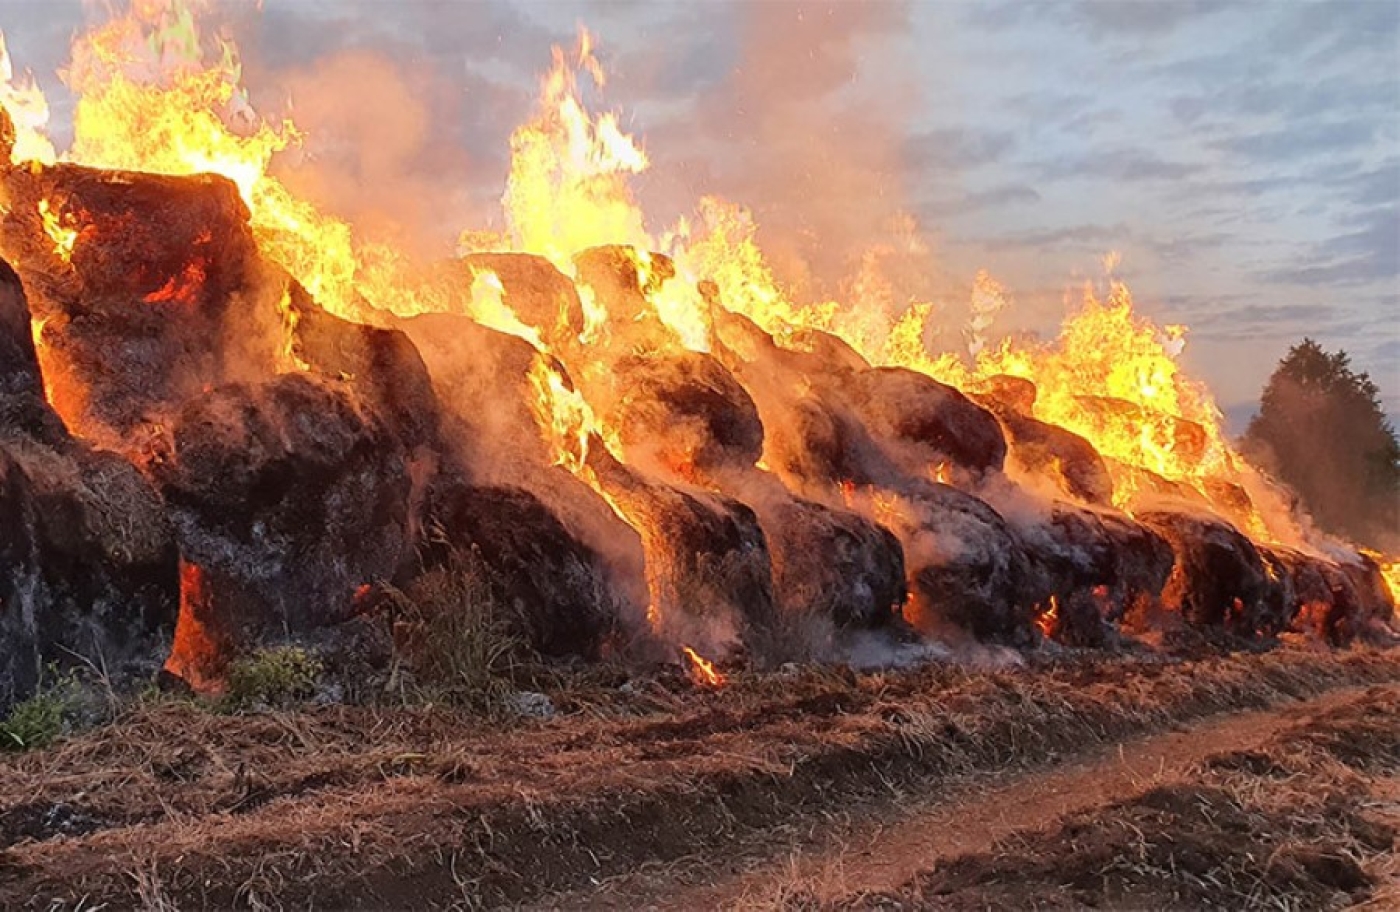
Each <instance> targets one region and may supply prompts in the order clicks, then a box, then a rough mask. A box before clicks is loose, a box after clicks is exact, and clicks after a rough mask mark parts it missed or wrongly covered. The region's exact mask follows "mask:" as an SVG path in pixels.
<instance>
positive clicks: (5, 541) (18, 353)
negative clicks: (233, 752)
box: [0, 263, 177, 706]
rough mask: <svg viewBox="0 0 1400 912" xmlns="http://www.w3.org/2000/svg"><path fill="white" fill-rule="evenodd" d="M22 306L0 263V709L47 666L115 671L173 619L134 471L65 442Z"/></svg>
mask: <svg viewBox="0 0 1400 912" xmlns="http://www.w3.org/2000/svg"><path fill="white" fill-rule="evenodd" d="M28 314H29V311H28V306H27V304H26V301H25V296H24V292H23V290H22V289H21V287H20V282H19V279H18V277H17V276H16V275H15V273H14V272H13V271H12V270H11V269H10V268H9V267H8V266H7V265H4V264H3V263H0V354H3V355H5V356H6V357H5V358H4V360H3V361H0V657H3V659H4V661H3V663H0V706H3V705H6V704H8V703H9V702H11V701H12V700H16V699H20V698H23V697H24V696H25V695H27V694H28V693H29V692H30V691H31V690H32V689H33V688H34V687H35V686H36V684H37V683H38V679H39V672H40V669H41V668H43V667H44V665H46V664H48V663H50V662H57V663H60V664H65V665H66V664H70V663H72V662H73V661H74V660H75V658H77V657H82V658H86V659H90V660H92V661H94V662H95V663H99V664H102V665H105V667H107V668H108V669H109V670H110V671H111V672H112V673H113V674H118V673H119V672H120V671H121V670H122V666H123V665H124V664H125V663H127V662H129V661H138V662H139V661H142V660H146V661H149V660H150V659H151V658H153V657H154V655H155V654H156V650H157V649H159V648H160V647H161V645H162V643H163V641H164V638H165V636H167V635H168V631H169V629H170V626H171V625H172V624H173V622H174V620H175V607H176V592H177V582H176V553H175V547H174V537H173V531H172V529H171V527H170V524H169V522H168V521H167V519H166V517H165V514H164V511H163V509H162V507H161V504H160V501H159V499H158V498H157V497H156V494H155V492H154V491H153V490H151V488H150V486H149V485H148V484H147V483H146V482H145V481H144V480H143V479H142V478H141V476H140V474H139V473H138V472H137V471H136V469H135V468H134V467H132V466H131V465H129V464H128V463H126V462H125V461H124V460H122V459H121V458H120V457H119V456H116V455H115V454H112V453H107V452H103V451H100V450H94V449H92V448H91V447H89V446H88V445H86V444H84V443H81V442H79V441H76V440H74V439H72V438H71V437H69V435H68V433H67V431H66V430H65V429H64V427H63V424H62V422H61V421H60V420H59V419H58V417H57V416H56V415H54V414H53V412H52V410H51V409H49V407H48V405H47V404H46V403H45V402H44V398H43V384H42V377H41V376H40V372H39V367H38V361H37V358H36V356H35V352H34V343H33V340H32V338H31V337H30V331H29V323H28Z"/></svg>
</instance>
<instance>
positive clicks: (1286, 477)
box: [1244, 339, 1400, 550]
mask: <svg viewBox="0 0 1400 912" xmlns="http://www.w3.org/2000/svg"><path fill="white" fill-rule="evenodd" d="M1379 392H1380V390H1379V389H1378V388H1377V387H1376V384H1375V383H1373V382H1372V381H1371V378H1370V377H1369V376H1367V375H1366V374H1365V373H1364V372H1363V373H1359V374H1358V373H1355V372H1354V371H1352V369H1351V363H1350V359H1349V358H1348V357H1347V354H1346V352H1344V351H1338V352H1337V353H1336V354H1332V353H1329V352H1326V351H1324V350H1323V349H1322V346H1320V345H1318V344H1317V343H1316V342H1314V341H1313V340H1311V339H1304V340H1303V341H1302V343H1300V344H1298V345H1295V346H1293V347H1292V348H1291V349H1289V351H1288V355H1287V357H1285V358H1284V359H1283V360H1282V361H1280V362H1279V365H1278V368H1277V369H1276V370H1275V371H1274V373H1273V376H1271V377H1270V378H1269V382H1268V384H1267V385H1266V386H1265V387H1264V393H1263V396H1262V399H1261V402H1260V408H1259V414H1258V415H1256V416H1255V417H1254V419H1253V420H1252V421H1250V423H1249V429H1248V430H1247V431H1246V432H1245V438H1244V445H1245V452H1246V453H1248V454H1249V455H1250V456H1252V457H1253V458H1254V459H1256V460H1257V461H1259V462H1260V463H1262V465H1263V466H1264V467H1265V468H1267V469H1269V470H1270V471H1271V472H1272V473H1273V474H1274V475H1275V476H1276V477H1277V478H1278V479H1279V480H1280V481H1283V482H1284V483H1285V484H1287V485H1289V486H1290V487H1292V488H1293V489H1294V490H1295V491H1296V492H1297V493H1298V496H1299V498H1300V499H1301V500H1302V502H1303V505H1304V506H1305V507H1306V508H1307V510H1308V512H1309V513H1311V514H1312V517H1313V519H1314V521H1316V522H1317V524H1318V525H1319V526H1320V527H1321V528H1323V529H1325V530H1327V531H1329V532H1332V533H1334V534H1337V535H1343V536H1346V537H1348V538H1350V539H1352V540H1353V541H1355V542H1356V543H1357V544H1361V545H1368V546H1370V547H1372V548H1377V549H1381V550H1393V549H1395V548H1396V547H1397V544H1400V441H1397V440H1396V436H1395V429H1394V428H1393V427H1392V426H1391V424H1390V422H1389V421H1388V420H1387V419H1386V416H1385V412H1384V411H1383V410H1382V408H1381V404H1380V399H1379V396H1378V394H1379Z"/></svg>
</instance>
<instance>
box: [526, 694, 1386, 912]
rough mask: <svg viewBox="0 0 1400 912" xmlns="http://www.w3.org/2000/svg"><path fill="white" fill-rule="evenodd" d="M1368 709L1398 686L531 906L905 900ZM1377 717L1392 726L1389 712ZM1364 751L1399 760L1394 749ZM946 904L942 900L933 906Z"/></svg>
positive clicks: (951, 786) (852, 819) (1018, 778)
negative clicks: (923, 883) (991, 858)
mask: <svg viewBox="0 0 1400 912" xmlns="http://www.w3.org/2000/svg"><path fill="white" fill-rule="evenodd" d="M1374 706H1380V707H1383V708H1389V707H1400V686H1396V685H1390V686H1383V687H1370V688H1366V687H1360V688H1357V687H1350V688H1344V689H1341V690H1338V691H1333V692H1331V693H1328V694H1325V695H1323V696H1321V697H1317V698H1314V699H1311V700H1306V701H1301V702H1298V703H1290V704H1286V705H1284V706H1280V707H1277V708H1274V709H1270V710H1267V711H1255V712H1244V713H1239V714H1233V715H1228V716H1225V717H1222V718H1210V719H1206V720H1202V721H1199V722H1197V723H1195V724H1191V725H1188V726H1183V727H1181V728H1180V729H1179V730H1177V731H1172V732H1168V733H1165V734H1159V735H1153V736H1149V737H1142V738H1133V739H1128V740H1125V741H1122V742H1119V743H1118V744H1116V745H1113V746H1111V747H1108V748H1100V749H1096V750H1092V751H1090V752H1088V753H1086V754H1084V755H1082V756H1079V757H1075V758H1073V759H1068V760H1066V761H1065V762H1062V763H1058V764H1053V765H1050V766H1048V767H1045V768H1042V769H1036V770H1033V771H1030V772H1015V773H1003V774H997V773H984V774H980V775H975V776H969V777H965V778H962V779H960V780H957V781H953V782H949V783H946V784H945V785H944V786H943V787H941V788H939V789H937V791H936V793H935V794H925V795H919V794H912V793H906V794H904V795H901V796H891V798H890V799H889V800H884V801H879V802H873V803H870V804H869V805H867V806H866V807H864V808H862V809H859V810H857V811H855V812H853V813H851V814H848V815H844V816H840V817H828V818H825V819H824V821H823V824H824V826H822V827H821V828H820V829H819V830H818V829H815V828H811V829H809V828H805V827H792V826H788V827H785V828H784V829H783V830H782V831H779V832H774V833H771V834H765V835H770V836H771V837H772V838H771V839H757V840H752V841H751V842H750V845H749V846H747V853H745V854H741V855H739V856H738V857H736V856H730V857H728V858H727V859H724V860H722V861H721V860H719V859H717V858H716V857H714V856H713V855H704V856H698V857H693V858H690V859H684V860H682V861H680V862H674V863H671V864H669V865H666V866H665V867H659V868H653V869H643V870H641V871H638V872H636V873H633V874H630V875H627V876H623V877H618V878H615V879H613V880H610V881H608V882H606V883H603V884H601V885H599V886H597V887H595V888H592V889H589V890H586V891H574V892H571V893H567V894H558V895H554V896H551V897H548V898H547V899H545V900H544V901H542V902H540V903H538V904H536V908H590V909H643V908H645V909H659V910H670V909H674V910H689V909H722V908H733V909H743V908H783V907H793V906H801V907H804V908H809V907H811V906H813V905H820V906H834V907H844V906H848V905H852V904H856V905H863V904H865V903H867V902H869V898H870V897H871V896H876V897H881V898H882V899H884V900H886V901H888V902H889V903H890V904H891V905H892V906H893V905H897V906H898V907H900V908H909V907H911V905H910V904H909V903H908V902H907V900H908V897H907V896H905V897H904V899H905V900H906V901H905V902H897V899H898V898H899V895H900V893H901V891H903V892H904V893H906V894H907V893H908V892H909V886H908V885H910V884H912V883H915V882H917V880H918V878H919V877H920V875H921V874H924V873H925V872H928V871H930V870H931V869H934V868H936V867H938V866H939V865H941V864H945V863H947V862H950V861H953V860H955V859H963V858H967V857H970V856H977V855H982V854H985V853H990V852H993V851H994V850H996V849H997V848H998V847H999V846H1001V847H1002V848H1003V849H1004V848H1005V845H1004V844H1005V843H1006V842H1007V840H1008V837H1013V836H1016V835H1019V834H1025V833H1049V832H1050V831H1052V830H1054V829H1055V828H1056V827H1057V826H1059V825H1061V824H1062V822H1064V821H1065V820H1066V819H1067V818H1070V817H1079V818H1081V819H1082V818H1085V817H1093V816H1096V815H1097V814H1100V813H1102V812H1103V811H1104V810H1105V809H1107V808H1110V807H1112V806H1115V805H1120V804H1122V803H1124V802H1131V801H1133V800H1134V799H1137V798H1139V797H1140V796H1143V795H1144V794H1148V793H1151V792H1153V791H1154V790H1160V789H1164V788H1165V789H1171V788H1177V787H1182V786H1190V785H1191V784H1193V783H1194V782H1195V781H1197V780H1198V779H1199V778H1200V771H1201V769H1202V767H1203V766H1208V765H1209V764H1210V762H1211V761H1212V760H1218V759H1219V758H1222V757H1226V758H1228V757H1245V758H1268V757H1270V755H1271V752H1273V753H1286V748H1284V749H1280V747H1279V746H1280V743H1281V742H1282V743H1284V744H1285V745H1286V743H1287V741H1288V736H1289V735H1299V734H1301V735H1302V736H1304V737H1306V736H1307V734H1308V733H1309V732H1310V731H1311V727H1313V726H1315V725H1317V724H1318V723H1319V722H1323V723H1325V721H1326V720H1328V719H1330V718H1333V717H1338V716H1341V717H1345V716H1346V715H1347V713H1348V712H1349V711H1354V710H1355V709H1357V708H1358V707H1374ZM1388 717H1389V718H1390V720H1391V721H1392V722H1394V723H1395V725H1396V726H1400V710H1394V711H1393V712H1391V713H1389V714H1388ZM1374 747H1375V749H1376V750H1378V751H1380V752H1381V753H1382V755H1385V756H1389V757H1390V759H1391V760H1394V761H1395V762H1400V757H1396V756H1393V753H1394V751H1393V745H1391V744H1379V745H1374ZM1261 762H1268V761H1267V760H1263V761H1261ZM1373 785H1374V786H1375V787H1376V788H1375V789H1374V791H1375V792H1376V793H1377V797H1379V798H1380V799H1381V801H1380V802H1379V803H1380V804H1383V805H1385V806H1386V807H1388V808H1389V810H1390V811H1391V813H1393V814H1396V816H1397V817H1400V813H1397V809H1400V804H1396V803H1395V798H1396V796H1397V795H1400V790H1398V789H1397V786H1400V778H1397V777H1395V776H1382V777H1378V778H1377V780H1376V781H1375V782H1373ZM1387 798H1388V799H1389V800H1388V801H1386V800H1385V799H1387ZM1383 854H1384V855H1385V856H1386V857H1385V858H1384V859H1382V860H1381V863H1380V864H1378V865H1377V867H1378V870H1379V875H1380V877H1381V878H1382V879H1383V880H1389V881H1390V884H1389V886H1388V888H1387V887H1386V886H1384V885H1383V886H1382V890H1383V891H1385V895H1387V896H1390V898H1391V899H1400V893H1393V892H1389V891H1393V890H1395V889H1396V887H1395V882H1394V877H1395V876H1396V874H1397V873H1400V872H1395V871H1393V870H1392V868H1393V867H1394V858H1395V856H1394V853H1383ZM1386 862H1389V864H1387V863H1386ZM1027 892H1028V895H1027V896H1026V897H1025V898H1026V899H1027V900H1028V901H1030V902H1034V901H1035V897H1034V891H1033V890H1029V891H1027ZM952 898H953V897H952V896H951V895H949V894H943V895H941V896H940V900H941V901H942V902H944V903H946V902H949V901H950V900H951V899H952ZM1380 901H1381V899H1379V898H1376V899H1373V902H1380ZM874 904H875V905H877V906H883V905H885V903H882V902H876V903H874ZM918 905H920V903H918V902H917V901H915V902H914V903H913V906H914V907H917V906H918ZM943 907H944V906H943V905H941V904H940V908H943ZM1303 907H1308V905H1307V904H1306V903H1304V904H1303ZM1374 907H1375V908H1382V907H1383V906H1380V905H1375V906H1374Z"/></svg>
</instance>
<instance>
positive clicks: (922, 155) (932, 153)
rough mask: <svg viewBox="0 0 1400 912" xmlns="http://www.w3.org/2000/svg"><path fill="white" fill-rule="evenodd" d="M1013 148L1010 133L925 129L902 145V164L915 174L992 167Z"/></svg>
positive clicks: (969, 129)
mask: <svg viewBox="0 0 1400 912" xmlns="http://www.w3.org/2000/svg"><path fill="white" fill-rule="evenodd" d="M1015 146H1016V135H1015V134H1014V133H1013V132H1012V131H1010V130H986V129H977V128H974V127H944V128H939V129H935V130H927V131H925V132H922V133H919V134H917V135H915V136H912V137H910V138H909V139H908V140H907V141H906V143H905V161H906V162H907V165H908V167H910V168H911V169H913V170H914V171H915V172H916V173H918V172H932V171H938V170H947V169H954V170H959V171H961V170H965V169H968V168H975V167H980V166H984V165H992V164H995V163H996V162H998V161H1000V160H1001V159H1002V158H1004V157H1005V155H1006V153H1007V152H1009V151H1010V150H1012V149H1014V148H1015Z"/></svg>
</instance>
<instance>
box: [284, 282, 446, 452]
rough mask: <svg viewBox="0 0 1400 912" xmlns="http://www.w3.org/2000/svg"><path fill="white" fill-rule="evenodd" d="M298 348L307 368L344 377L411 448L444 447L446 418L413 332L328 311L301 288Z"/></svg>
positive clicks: (296, 304) (295, 296)
mask: <svg viewBox="0 0 1400 912" xmlns="http://www.w3.org/2000/svg"><path fill="white" fill-rule="evenodd" d="M289 306H290V307H292V308H293V309H294V310H295V312H296V314H297V319H296V333H295V341H294V348H295V351H296V353H297V355H298V356H299V357H300V358H302V359H304V361H305V362H306V364H307V366H308V367H309V368H310V369H312V370H315V371H318V372H319V373H321V374H323V375H325V376H327V377H344V378H347V382H348V383H349V384H350V385H351V386H352V387H353V388H354V390H355V392H356V395H357V396H358V398H359V400H360V401H361V403H363V404H364V405H365V406H367V407H369V408H371V409H372V410H373V411H374V413H375V414H376V415H377V416H378V417H379V418H380V419H381V420H382V421H384V422H385V424H387V425H388V426H389V428H390V430H392V431H393V433H394V434H395V436H397V437H398V439H399V441H400V442H401V443H402V444H403V445H404V446H405V447H407V448H408V449H409V450H413V449H415V448H419V447H426V448H431V449H441V446H442V442H441V439H440V433H441V422H442V416H441V414H440V409H439V406H438V399H437V396H436V394H435V393H434V391H433V383H432V379H431V378H430V377H429V375H428V368H427V365H425V364H424V363H423V357H422V356H421V355H420V354H419V352H418V349H417V348H416V347H415V346H414V344H413V342H412V341H410V340H409V338H408V336H407V335H405V334H404V333H403V332H401V331H399V330H397V329H381V328H378V327H374V326H364V325H362V324H359V323H351V322H350V321H349V320H342V319H341V318H339V317H336V316H334V315H332V314H329V313H326V312H325V311H324V310H322V309H321V308H319V307H317V306H316V305H315V303H314V302H313V301H312V300H311V299H310V297H309V296H308V295H306V293H305V291H304V290H302V289H301V288H300V287H299V286H297V287H296V288H295V289H294V290H293V293H292V295H291V301H290V303H289Z"/></svg>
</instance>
